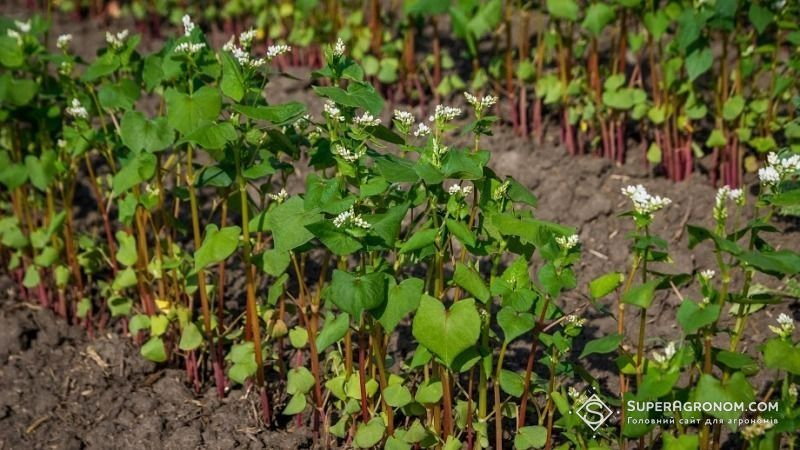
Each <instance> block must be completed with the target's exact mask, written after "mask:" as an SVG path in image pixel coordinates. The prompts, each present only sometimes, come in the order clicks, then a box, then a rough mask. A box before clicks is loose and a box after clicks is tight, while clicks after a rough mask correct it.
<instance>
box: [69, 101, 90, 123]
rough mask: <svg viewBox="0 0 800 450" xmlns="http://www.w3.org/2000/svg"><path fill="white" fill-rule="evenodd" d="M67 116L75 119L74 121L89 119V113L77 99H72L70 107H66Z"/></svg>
mask: <svg viewBox="0 0 800 450" xmlns="http://www.w3.org/2000/svg"><path fill="white" fill-rule="evenodd" d="M67 114H69V115H70V116H72V117H74V118H76V119H87V118H89V112H88V111H86V108H84V107H83V105H81V101H80V100H78V99H77V98H73V99H72V103H71V104H70V106H68V107H67Z"/></svg>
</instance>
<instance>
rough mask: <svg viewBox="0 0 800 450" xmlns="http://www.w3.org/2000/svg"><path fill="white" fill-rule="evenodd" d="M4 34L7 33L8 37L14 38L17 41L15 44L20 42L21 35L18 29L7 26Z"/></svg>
mask: <svg viewBox="0 0 800 450" xmlns="http://www.w3.org/2000/svg"><path fill="white" fill-rule="evenodd" d="M6 34H7V35H8V37H10V38H12V39H15V40H16V41H17V44H20V45H21V44H22V35H21V34H19V31H17V30H12V29H11V28H9V29H8V30H6Z"/></svg>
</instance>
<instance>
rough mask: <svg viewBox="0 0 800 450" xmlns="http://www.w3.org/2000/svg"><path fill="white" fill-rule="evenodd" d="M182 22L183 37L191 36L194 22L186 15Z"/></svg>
mask: <svg viewBox="0 0 800 450" xmlns="http://www.w3.org/2000/svg"><path fill="white" fill-rule="evenodd" d="M181 22H183V35H184V36H191V35H192V31H194V22H192V18H191V17H189V15H188V14H184V15H183V17H181Z"/></svg>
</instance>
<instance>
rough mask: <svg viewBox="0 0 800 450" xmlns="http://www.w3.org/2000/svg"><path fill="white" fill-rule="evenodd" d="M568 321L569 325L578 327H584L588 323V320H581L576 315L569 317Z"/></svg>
mask: <svg viewBox="0 0 800 450" xmlns="http://www.w3.org/2000/svg"><path fill="white" fill-rule="evenodd" d="M566 321H567V323H568V324H571V325H574V326H576V327H582V326H583V325H584V324H585V323H586V319H583V318H579V317H578V316H576V315H574V314H570V315H568V316H567V319H566Z"/></svg>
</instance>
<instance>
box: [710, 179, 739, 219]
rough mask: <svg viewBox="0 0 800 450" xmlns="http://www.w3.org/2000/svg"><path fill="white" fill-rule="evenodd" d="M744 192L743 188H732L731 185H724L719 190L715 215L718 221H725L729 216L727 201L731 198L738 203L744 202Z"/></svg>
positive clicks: (715, 203)
mask: <svg viewBox="0 0 800 450" xmlns="http://www.w3.org/2000/svg"><path fill="white" fill-rule="evenodd" d="M744 198H745V197H744V192H743V191H742V190H741V189H731V188H730V186H722V187H721V188H719V189H718V190H717V195H716V201H715V202H714V211H713V216H714V219H715V220H716V221H717V222H723V221H724V220H725V219H727V218H728V208H727V205H726V204H725V202H726V201H727V200H731V201H732V202H734V203H736V204H737V205H740V206H741V205H743V204H744Z"/></svg>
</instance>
